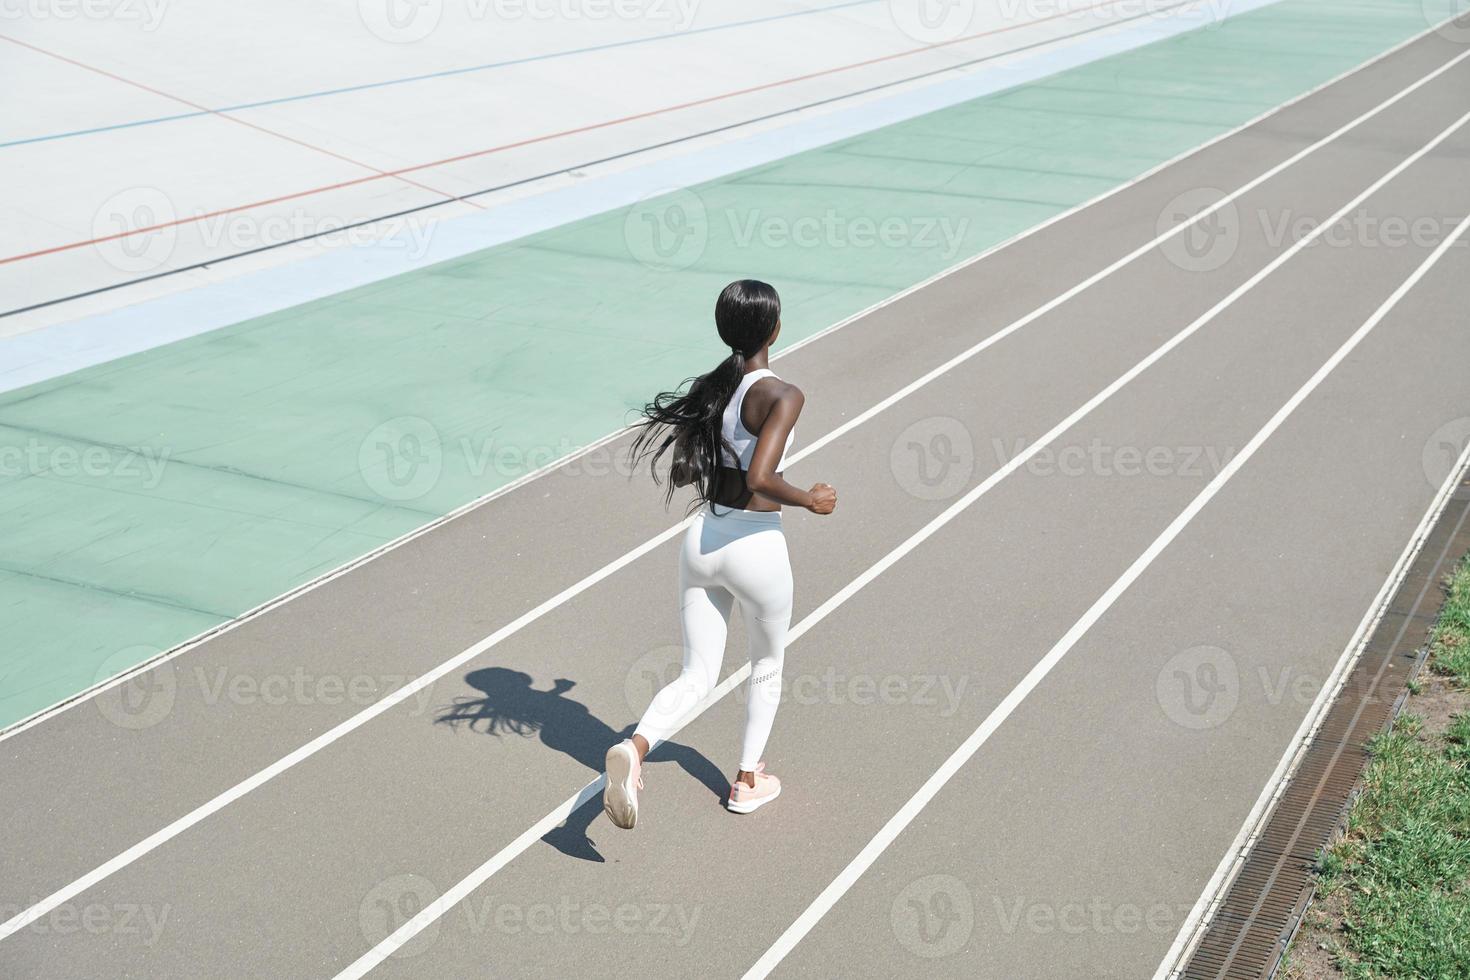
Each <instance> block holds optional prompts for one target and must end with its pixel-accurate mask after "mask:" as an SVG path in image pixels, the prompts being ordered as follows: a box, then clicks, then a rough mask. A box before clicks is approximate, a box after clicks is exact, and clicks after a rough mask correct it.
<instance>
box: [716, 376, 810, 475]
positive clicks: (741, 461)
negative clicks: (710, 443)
mask: <svg viewBox="0 0 1470 980" xmlns="http://www.w3.org/2000/svg"><path fill="white" fill-rule="evenodd" d="M775 376H776V372H774V371H772V370H771V369H770V368H760V369H759V370H756V371H751V372H750V373H749V374H747V375H746V376H745V377H743V378H741V379H740V387H738V388H736V389H735V393H734V394H733V395H731V396H730V401H729V403H728V404H727V405H726V406H725V419H724V425H723V426H722V427H721V432H722V433H723V435H724V437H725V441H726V442H728V443H729V444H730V445H731V446H734V447H735V452H736V453H737V454H738V456H739V458H738V459H731V458H730V453H729V452H728V451H727V450H725V449H723V448H722V449H721V450H720V455H721V457H722V458H723V460H724V463H725V465H726V466H734V467H737V468H739V469H742V470H748V469H750V460H751V457H753V456H754V455H755V442H756V436H755V433H753V432H751V431H750V430H749V429H747V428H746V427H745V419H744V418H743V417H741V414H740V408H741V406H742V405H743V404H744V403H745V395H746V393H747V392H749V391H750V389H751V387H752V386H754V385H755V383H756V382H757V381H759V380H761V379H762V378H774V377H775ZM795 438H796V427H795V426H792V427H791V431H790V432H789V433H788V434H787V436H786V445H785V446H783V447H781V460H780V462H778V463H777V464H776V472H777V473H780V472H781V471H783V470H784V469H786V454H787V453H788V452H790V451H791V441H792V440H793V439H795Z"/></svg>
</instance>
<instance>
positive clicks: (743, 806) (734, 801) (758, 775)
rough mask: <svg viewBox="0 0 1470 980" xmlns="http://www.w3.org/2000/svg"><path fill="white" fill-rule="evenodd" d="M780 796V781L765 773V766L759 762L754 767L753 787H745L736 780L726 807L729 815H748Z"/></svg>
mask: <svg viewBox="0 0 1470 980" xmlns="http://www.w3.org/2000/svg"><path fill="white" fill-rule="evenodd" d="M780 795H781V780H779V779H777V778H776V777H775V776H772V775H771V774H770V773H768V772H766V764H765V763H764V762H760V763H757V764H756V767H755V785H754V786H747V785H745V784H744V783H742V782H740V781H739V780H736V782H735V785H734V786H731V787H730V802H729V804H728V806H729V809H730V812H731V813H750V812H751V811H752V810H756V809H759V808H760V807H763V806H765V805H766V804H767V803H769V802H771V801H772V800H774V799H775V798H776V797H778V796H780Z"/></svg>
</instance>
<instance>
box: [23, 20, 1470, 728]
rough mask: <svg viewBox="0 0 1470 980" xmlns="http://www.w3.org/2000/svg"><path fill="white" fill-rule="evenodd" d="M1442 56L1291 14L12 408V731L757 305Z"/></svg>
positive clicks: (916, 255) (622, 410) (696, 354)
mask: <svg viewBox="0 0 1470 980" xmlns="http://www.w3.org/2000/svg"><path fill="white" fill-rule="evenodd" d="M1428 2H1430V3H1435V2H1442V3H1443V4H1444V6H1445V10H1446V12H1448V11H1449V10H1451V9H1452V6H1451V5H1452V4H1454V3H1456V2H1457V0H1428ZM1425 26H1426V24H1425V20H1424V14H1423V12H1422V11H1421V5H1420V2H1419V0H1376V2H1374V3H1362V2H1360V3H1340V2H1336V0H1333V2H1328V0H1282V2H1281V3H1279V4H1276V5H1274V6H1272V7H1269V8H1265V9H1263V10H1259V11H1256V12H1254V13H1250V14H1245V15H1242V16H1240V17H1236V18H1233V19H1231V20H1228V21H1226V22H1225V23H1224V24H1222V25H1220V26H1218V27H1216V28H1214V29H1210V30H1203V31H1197V32H1194V33H1192V34H1189V35H1184V36H1181V37H1178V38H1174V39H1170V40H1167V41H1162V42H1159V43H1157V44H1153V45H1150V46H1148V47H1145V48H1141V49H1138V50H1136V51H1133V52H1129V53H1126V54H1122V55H1118V56H1115V57H1112V58H1109V59H1105V60H1103V61H1099V62H1096V63H1094V64H1092V65H1088V66H1085V67H1082V68H1077V69H1073V70H1071V71H1067V72H1064V73H1062V74H1058V75H1055V76H1052V77H1051V78H1048V79H1045V80H1043V81H1040V82H1037V83H1033V84H1028V85H1025V86H1022V87H1019V88H1016V89H1012V90H1009V91H1007V92H1003V93H999V94H996V95H993V96H988V97H985V98H982V99H978V100H975V101H973V102H970V103H966V104H964V105H960V106H956V107H954V108H951V109H946V110H943V111H940V112H936V113H933V114H930V115H927V116H923V117H921V118H918V119H914V120H911V121H909V122H905V123H901V124H898V125H894V126H890V127H888V128H885V129H882V130H878V131H875V132H873V133H870V134H867V135H864V136H859V137H856V138H852V139H847V140H843V141H841V142H838V143H835V144H832V145H830V146H826V147H823V148H821V149H817V150H813V151H810V152H807V153H803V154H800V155H797V156H793V157H790V158H787V159H785V160H781V161H778V162H776V163H772V164H769V165H766V166H761V167H758V168H755V169H752V170H749V171H745V172H742V173H739V174H736V175H734V176H731V177H729V178H725V179H722V180H719V181H715V182H713V183H710V184H705V185H701V186H699V187H697V188H694V189H693V190H692V191H684V192H679V193H677V194H675V195H672V196H671V197H669V198H667V199H662V200H659V201H655V202H650V203H648V204H644V205H641V206H639V207H638V208H634V209H625V210H621V211H616V212H611V213H608V214H605V215H600V216H597V217H594V218H590V219H587V220H584V221H579V222H576V223H574V224H571V225H567V226H564V227H562V228H558V229H555V230H552V231H549V232H545V233H542V234H538V235H535V236H532V237H529V238H525V239H522V240H520V241H517V242H514V243H510V244H508V245H504V246H500V247H496V248H492V249H488V250H486V251H483V252H480V253H477V254H474V255H470V256H467V257H463V258H460V259H456V260H453V261H450V262H445V263H443V264H440V265H437V266H434V267H432V268H429V269H426V270H421V271H418V272H413V273H409V274H406V275H404V276H400V277H397V278H394V279H390V280H385V281H383V282H379V283H375V284H373V285H371V286H366V287H363V288H359V289H354V290H351V291H349V292H346V293H342V294H340V295H337V296H334V297H332V298H330V299H326V300H322V301H318V302H314V303H310V304H306V305H303V306H300V307H296V308H293V309H290V310H286V311H283V312H280V313H276V314H272V315H269V316H265V317H260V318H258V319H255V320H251V321H248V322H244V323H240V324H236V325H234V326H231V327H228V328H224V329H221V330H216V331H213V332H210V333H207V334H203V335H200V336H198V337H195V338H192V339H189V340H184V341H180V342H178V343H174V344H171V345H168V346H166V347H162V348H159V349H156V350H152V351H147V352H144V353H141V354H137V355H134V356H131V357H128V358H124V359H122V360H118V361H114V362H112V363H109V364H105V365H101V366H98V367H95V368H90V369H87V370H84V371H79V372H76V373H74V374H71V375H68V376H65V377H62V378H58V379H55V380H52V381H49V382H45V383H42V384H38V385H34V386H31V387H29V388H25V389H22V390H20V391H16V392H11V393H9V394H6V395H3V396H0V454H3V455H0V541H3V542H4V547H3V552H0V635H3V636H4V637H5V646H4V648H3V651H0V725H3V724H8V723H10V722H13V721H15V720H17V719H19V718H22V717H24V716H26V715H28V714H30V713H32V712H34V711H36V710H39V709H41V708H44V707H46V706H47V705H49V704H53V703H55V702H56V701H58V700H61V699H63V698H65V697H67V696H69V695H71V694H73V693H75V692H77V691H78V690H81V689H82V688H84V687H86V686H87V685H89V684H91V683H92V682H93V681H94V680H96V679H100V677H101V676H109V675H111V674H112V673H115V672H116V671H118V670H121V669H123V668H125V667H126V666H129V665H130V664H133V663H137V662H139V661H141V660H142V659H144V658H145V657H146V656H147V655H148V654H149V652H150V651H152V650H161V649H165V648H167V647H170V646H173V645H175V644H177V643H179V642H181V641H183V640H185V639H187V638H189V637H190V636H193V635H195V634H197V633H198V632H200V631H201V630H203V629H205V628H208V627H210V626H212V625H215V624H217V623H219V622H222V621H224V620H226V619H228V618H230V617H232V616H235V615H238V614H240V613H241V612H243V611H245V610H247V609H249V608H251V607H253V606H255V605H257V604H259V603H261V602H263V601H266V600H268V599H270V598H272V597H274V596H276V595H279V594H280V593H281V592H284V591H286V590H288V589H290V588H292V587H293V586H296V585H299V584H300V583H302V582H305V581H307V580H309V579H311V578H313V577H315V576H317V575H320V574H321V573H323V572H326V571H328V570H329V569H331V568H333V567H335V566H337V565H340V564H341V563H342V562H344V561H347V560H350V559H352V558H354V557H357V556H359V555H361V554H363V553H365V552H366V551H368V550H370V549H372V548H373V547H375V546H377V545H380V544H383V543H384V542H387V541H389V540H391V539H392V538H394V537H397V536H398V535H400V534H403V533H404V532H407V531H409V530H411V529H413V528H415V527H418V526H420V525H422V524H423V523H425V522H426V521H428V520H430V519H432V518H434V517H437V516H439V515H442V514H444V513H446V512H448V511H450V510H452V509H454V508H455V507H457V506H459V505H461V504H463V503H465V502H467V501H469V500H472V499H474V498H475V497H478V496H480V495H482V494H484V493H487V492H489V491H490V490H493V489H494V488H496V487H497V486H501V485H503V484H505V483H507V482H509V481H510V480H513V479H515V478H516V477H518V476H520V475H521V474H522V473H524V472H525V471H526V470H527V469H530V468H534V467H535V466H538V465H541V464H543V463H545V462H549V461H550V460H551V459H552V458H554V457H556V456H559V455H562V454H564V453H566V452H568V451H570V450H571V449H573V448H575V447H576V446H578V445H581V444H585V443H587V442H590V441H592V440H594V439H596V438H598V437H600V436H602V435H604V434H605V433H607V432H609V431H611V430H613V429H615V428H617V427H618V426H620V425H621V424H623V423H624V421H625V420H626V418H627V412H628V410H629V409H630V408H632V407H634V406H636V405H639V404H641V403H642V402H643V400H644V399H645V398H646V397H647V396H648V395H649V394H650V393H651V392H653V391H655V390H657V389H659V388H660V387H667V386H668V385H669V384H670V383H671V382H672V381H675V380H677V379H679V378H683V377H686V376H688V375H690V374H692V373H695V372H697V371H701V370H704V369H707V368H708V367H709V366H710V364H711V362H712V361H713V359H714V358H715V357H716V356H717V353H718V343H717V341H716V339H715V338H714V335H713V331H712V329H711V326H710V309H711V307H712V304H713V300H714V296H715V294H716V293H717V291H718V290H719V289H720V287H722V286H723V285H724V284H725V283H726V282H728V281H729V280H731V279H734V278H738V277H742V276H754V277H758V278H764V279H768V280H770V281H771V282H773V283H775V284H776V285H777V286H778V288H779V289H780V290H781V293H782V297H783V300H784V303H785V318H784V319H785V332H784V334H783V337H784V338H785V339H786V340H787V341H788V342H790V341H793V340H796V339H799V338H801V337H805V336H809V335H810V334H812V333H814V332H816V331H817V330H820V329H822V328H823V327H826V326H827V325H829V324H831V323H833V322H836V321H837V320H840V319H842V318H844V317H846V316H849V315H850V314H852V313H855V312H857V311H859V310H861V309H863V308H864V307H866V306H868V305H870V304H872V303H874V302H876V301H878V300H881V299H883V298H885V297H887V296H890V295H892V294H893V293H894V292H897V291H898V290H900V289H903V288H905V287H907V286H909V285H912V284H913V283H915V282H918V281H920V280H921V279H924V278H926V277H928V276H930V275H932V274H933V273H935V272H938V271H940V270H942V269H944V268H946V267H948V266H950V265H952V264H954V263H955V262H956V261H958V260H960V259H962V258H964V257H966V256H969V255H973V254H975V253H977V252H979V251H982V250H983V249H985V248H987V247H989V246H991V245H994V244H996V243H998V242H1000V241H1003V240H1004V239H1006V238H1009V237H1011V236H1013V235H1015V234H1017V233H1019V232H1021V231H1023V230H1025V229H1026V228H1028V227H1032V226H1034V225H1035V224H1037V223H1039V222H1040V221H1042V220H1044V219H1046V218H1048V217H1051V216H1052V215H1055V214H1057V213H1058V212H1060V211H1062V210H1065V209H1067V208H1070V207H1072V206H1074V205H1076V204H1079V203H1081V202H1083V201H1085V200H1087V199H1089V198H1091V197H1094V196H1096V195H1097V194H1100V193H1102V192H1104V191H1106V190H1108V189H1110V188H1112V187H1115V186H1117V185H1118V184H1119V183H1121V182H1123V181H1125V180H1127V179H1129V178H1132V177H1134V176H1136V175H1138V174H1139V173H1141V172H1143V171H1145V170H1147V169H1149V168H1150V167H1153V166H1154V165H1156V164H1158V163H1160V162H1162V161H1164V160H1166V159H1168V158H1170V157H1172V156H1175V155H1177V154H1179V153H1181V152H1183V151H1185V150H1187V149H1189V148H1190V147H1193V146H1195V145H1197V144H1199V143H1201V142H1203V141H1204V140H1207V139H1209V138H1211V137H1213V136H1215V135H1217V134H1219V133H1221V132H1224V131H1226V130H1228V129H1230V128H1232V127H1234V126H1236V125H1238V124H1240V123H1242V122H1244V121H1246V120H1247V119H1249V118H1251V117H1253V116H1255V115H1257V114H1259V113H1261V112H1262V111H1265V110H1266V109H1269V108H1270V107H1272V106H1274V105H1278V104H1280V103H1281V102H1283V101H1285V100H1287V99H1289V98H1291V97H1293V96H1296V95H1298V94H1300V93H1302V92H1304V91H1306V90H1307V89H1309V88H1311V87H1313V86H1315V85H1317V84H1319V83H1321V82H1323V81H1325V80H1327V79H1329V78H1331V77H1332V76H1334V75H1336V74H1338V73H1340V72H1342V71H1345V70H1347V69H1348V68H1350V67H1352V66H1353V65H1355V64H1358V63H1360V62H1362V61H1364V60H1366V59H1367V58H1369V57H1371V56H1373V55H1375V54H1377V53H1379V52H1381V51H1383V50H1384V49H1386V48H1388V47H1389V46H1391V45H1392V44H1394V43H1396V42H1398V41H1400V40H1402V39H1404V38H1406V37H1409V36H1411V35H1413V34H1415V33H1417V32H1419V31H1421V30H1423V29H1424V28H1425ZM139 453H141V455H139ZM554 557H555V556H551V559H552V560H554Z"/></svg>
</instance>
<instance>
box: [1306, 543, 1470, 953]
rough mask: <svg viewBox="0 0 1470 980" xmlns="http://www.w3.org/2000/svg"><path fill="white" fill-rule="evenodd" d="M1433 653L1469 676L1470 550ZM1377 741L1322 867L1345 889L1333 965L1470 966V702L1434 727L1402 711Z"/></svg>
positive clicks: (1324, 883) (1330, 884)
mask: <svg viewBox="0 0 1470 980" xmlns="http://www.w3.org/2000/svg"><path fill="white" fill-rule="evenodd" d="M1429 665H1430V669H1431V670H1433V671H1434V672H1435V673H1436V674H1439V675H1442V676H1444V677H1447V678H1448V679H1449V681H1450V683H1451V684H1452V685H1454V686H1457V687H1461V688H1470V561H1467V562H1464V563H1462V564H1461V565H1460V567H1459V568H1458V569H1457V571H1456V573H1455V575H1454V576H1453V578H1452V580H1451V583H1450V587H1449V594H1448V598H1447V600H1446V603H1445V606H1444V610H1443V612H1442V613H1441V616H1440V620H1439V623H1438V624H1437V626H1436V627H1435V631H1434V636H1433V638H1432V641H1431V649H1430V659H1429ZM1410 707H1411V708H1412V702H1410ZM1372 753H1373V759H1372V762H1371V763H1370V764H1369V767H1368V771H1367V773H1366V774H1365V776H1364V786H1363V790H1362V793H1361V795H1360V796H1359V798H1358V801H1357V803H1356V804H1355V805H1354V807H1353V810H1352V812H1351V813H1350V814H1349V818H1348V830H1347V833H1346V835H1345V836H1344V837H1343V839H1342V840H1341V841H1339V842H1338V843H1337V844H1336V845H1335V846H1334V847H1333V848H1332V849H1331V850H1330V851H1328V852H1327V853H1326V854H1324V855H1323V857H1322V859H1321V863H1320V867H1319V871H1320V874H1321V888H1322V892H1323V894H1324V895H1338V894H1339V893H1340V897H1341V900H1342V907H1343V933H1342V942H1341V944H1340V945H1339V947H1338V949H1337V958H1338V966H1339V968H1340V969H1341V970H1342V971H1343V973H1344V974H1345V975H1346V976H1348V977H1352V978H1355V980H1357V978H1364V980H1366V978H1409V977H1413V978H1433V980H1441V978H1443V980H1450V978H1467V977H1470V714H1462V715H1459V716H1457V717H1455V718H1454V719H1453V720H1452V722H1451V724H1450V726H1449V728H1448V729H1447V730H1446V731H1444V732H1440V733H1428V732H1426V731H1425V730H1424V726H1423V721H1422V719H1420V718H1419V717H1418V716H1417V715H1414V714H1411V713H1407V712H1406V713H1405V714H1404V715H1403V716H1402V717H1401V718H1400V719H1399V720H1398V721H1397V722H1396V723H1395V725H1394V728H1393V730H1392V731H1390V732H1388V733H1386V734H1384V735H1382V736H1380V737H1378V738H1377V739H1375V740H1374V742H1373V745H1372Z"/></svg>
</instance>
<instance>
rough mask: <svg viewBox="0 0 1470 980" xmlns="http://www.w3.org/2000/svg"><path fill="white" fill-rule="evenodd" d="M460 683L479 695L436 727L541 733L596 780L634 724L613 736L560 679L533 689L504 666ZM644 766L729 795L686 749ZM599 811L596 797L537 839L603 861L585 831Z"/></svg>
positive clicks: (445, 713)
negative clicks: (676, 772)
mask: <svg viewBox="0 0 1470 980" xmlns="http://www.w3.org/2000/svg"><path fill="white" fill-rule="evenodd" d="M464 679H465V683H467V684H469V686H470V687H472V688H474V689H475V690H477V691H479V692H480V696H478V697H460V698H455V700H454V704H452V705H450V706H448V707H446V708H443V709H441V710H440V712H439V716H438V718H436V719H435V721H436V722H437V723H438V724H443V725H449V726H450V727H451V728H456V729H457V728H460V727H467V728H469V729H470V730H471V731H476V732H483V733H484V734H487V735H495V736H497V737H498V736H500V735H502V734H504V733H510V734H513V735H519V736H521V737H523V738H530V737H531V736H532V735H538V734H539V735H540V736H541V743H542V744H543V745H545V746H546V747H547V748H551V749H555V750H556V751H558V752H564V753H566V754H567V755H569V756H571V757H572V758H573V759H576V760H577V761H578V762H580V763H582V765H584V766H586V767H587V768H588V769H590V770H591V771H592V772H593V773H594V774H597V775H601V774H602V763H603V756H604V754H606V752H607V749H608V746H610V745H612V744H613V743H614V742H617V741H618V740H619V739H623V738H627V737H629V736H630V735H632V733H633V728H634V726H633V725H629V726H628V727H627V728H624V729H623V730H622V731H621V732H618V731H614V730H613V729H612V727H611V726H609V725H608V724H607V723H606V722H604V721H602V720H601V719H600V718H596V717H594V716H593V715H592V713H591V712H590V711H588V710H587V708H586V706H585V705H583V704H581V703H580V702H577V701H573V700H572V699H570V698H568V697H566V693H567V692H568V691H570V690H571V689H572V688H573V687H575V686H576V682H575V681H570V680H567V679H566V678H564V677H561V678H557V679H556V680H555V681H553V682H552V686H551V689H550V690H548V691H541V690H537V689H536V688H535V687H532V686H531V678H530V675H528V674H525V673H522V672H521V671H519V670H511V669H509V668H507V667H484V668H481V669H479V670H472V671H470V672H469V673H468V674H466V675H465V678H464ZM647 761H648V762H650V763H658V762H666V761H667V762H676V763H678V764H679V766H680V768H682V769H683V770H684V771H685V772H687V773H688V774H689V775H691V776H693V777H694V778H695V779H697V780H699V781H700V782H701V783H703V784H704V785H705V786H706V787H708V788H709V790H710V792H712V793H714V794H715V796H716V797H718V798H719V799H721V800H723V799H724V798H725V796H726V795H727V794H728V793H729V790H730V783H729V780H727V779H726V778H725V776H724V775H723V774H722V773H721V772H720V770H719V769H718V768H717V767H716V766H715V764H714V763H712V762H710V761H709V759H707V758H705V757H704V755H702V754H701V753H699V752H696V751H695V750H693V749H691V748H689V747H688V746H685V745H679V744H677V743H675V742H665V743H664V744H662V745H660V746H659V747H658V748H656V749H654V750H653V752H652V753H650V754H649V756H648V759H647ZM601 812H602V797H601V795H598V796H596V797H593V798H592V799H591V800H589V801H587V802H586V803H584V804H583V805H582V806H580V807H578V808H577V809H576V810H575V811H574V812H573V813H572V815H571V816H570V817H568V818H567V820H566V822H565V823H563V824H562V825H561V826H560V827H557V828H556V829H555V830H552V831H551V832H550V833H548V834H547V835H546V836H545V837H543V838H541V839H542V840H544V841H546V843H548V844H550V845H551V846H552V847H554V848H556V849H557V850H558V851H561V852H562V853H563V854H566V855H568V856H569V857H575V858H581V859H582V860H584V861H602V860H603V857H602V855H601V854H599V853H597V848H596V845H595V842H594V841H592V840H591V839H590V838H589V837H588V836H587V828H588V827H589V826H591V824H592V821H593V820H595V819H596V818H597V815H598V814H599V813H601Z"/></svg>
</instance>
